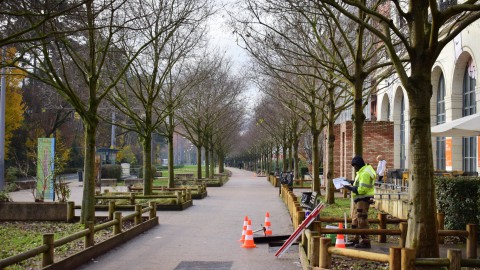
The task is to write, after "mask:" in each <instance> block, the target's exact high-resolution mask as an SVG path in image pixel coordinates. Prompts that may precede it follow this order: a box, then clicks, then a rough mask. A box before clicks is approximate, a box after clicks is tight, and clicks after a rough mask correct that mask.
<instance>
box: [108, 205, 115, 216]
mask: <svg viewBox="0 0 480 270" xmlns="http://www.w3.org/2000/svg"><path fill="white" fill-rule="evenodd" d="M114 212H115V201H109V202H108V220H113V213H114Z"/></svg>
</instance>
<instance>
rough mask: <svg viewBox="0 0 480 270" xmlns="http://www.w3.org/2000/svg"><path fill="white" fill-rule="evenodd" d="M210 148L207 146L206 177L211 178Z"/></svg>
mask: <svg viewBox="0 0 480 270" xmlns="http://www.w3.org/2000/svg"><path fill="white" fill-rule="evenodd" d="M209 168H210V150H209V149H208V148H207V147H205V178H207V179H208V178H210V170H209Z"/></svg>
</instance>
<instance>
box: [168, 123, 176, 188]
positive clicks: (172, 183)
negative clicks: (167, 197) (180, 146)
mask: <svg viewBox="0 0 480 270" xmlns="http://www.w3.org/2000/svg"><path fill="white" fill-rule="evenodd" d="M173 159H174V153H173V132H171V133H169V134H168V187H169V188H174V187H175V170H174V166H175V165H174V163H173Z"/></svg>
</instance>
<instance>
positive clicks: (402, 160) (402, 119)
mask: <svg viewBox="0 0 480 270" xmlns="http://www.w3.org/2000/svg"><path fill="white" fill-rule="evenodd" d="M405 160H406V155H405V96H404V95H402V103H401V104H400V169H405Z"/></svg>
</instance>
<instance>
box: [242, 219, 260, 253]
mask: <svg viewBox="0 0 480 270" xmlns="http://www.w3.org/2000/svg"><path fill="white" fill-rule="evenodd" d="M242 247H243V248H254V247H257V245H255V243H254V242H253V232H252V221H251V220H248V225H247V233H246V234H245V242H243V245H242Z"/></svg>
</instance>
